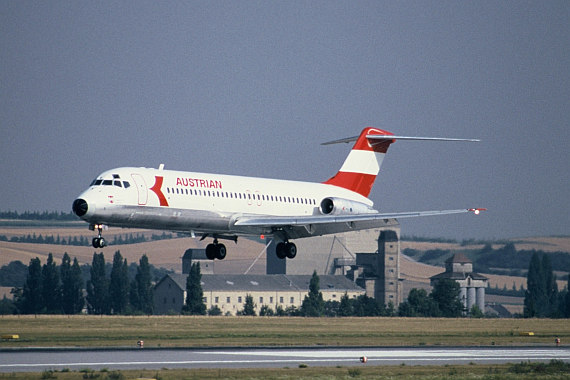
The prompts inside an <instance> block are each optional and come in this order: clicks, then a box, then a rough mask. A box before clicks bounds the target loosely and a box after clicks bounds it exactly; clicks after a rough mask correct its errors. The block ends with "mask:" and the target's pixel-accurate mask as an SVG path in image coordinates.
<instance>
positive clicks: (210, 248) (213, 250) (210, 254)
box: [206, 244, 216, 260]
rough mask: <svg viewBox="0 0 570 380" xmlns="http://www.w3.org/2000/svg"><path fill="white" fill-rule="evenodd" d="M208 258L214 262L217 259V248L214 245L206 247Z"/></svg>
mask: <svg viewBox="0 0 570 380" xmlns="http://www.w3.org/2000/svg"><path fill="white" fill-rule="evenodd" d="M206 257H207V258H208V260H214V259H215V258H216V246H215V245H214V244H208V245H207V246H206Z"/></svg>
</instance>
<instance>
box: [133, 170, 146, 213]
mask: <svg viewBox="0 0 570 380" xmlns="http://www.w3.org/2000/svg"><path fill="white" fill-rule="evenodd" d="M131 177H133V181H135V184H136V185H137V191H138V193H139V200H138V202H139V205H141V206H142V205H146V202H147V201H148V191H147V186H146V182H145V180H144V177H143V176H142V175H140V174H137V173H133V174H131Z"/></svg>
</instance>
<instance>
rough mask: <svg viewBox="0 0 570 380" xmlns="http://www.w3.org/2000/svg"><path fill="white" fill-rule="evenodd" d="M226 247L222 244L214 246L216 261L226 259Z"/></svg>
mask: <svg viewBox="0 0 570 380" xmlns="http://www.w3.org/2000/svg"><path fill="white" fill-rule="evenodd" d="M226 253H227V251H226V246H225V245H223V244H218V245H217V246H216V259H218V260H223V259H225V258H226Z"/></svg>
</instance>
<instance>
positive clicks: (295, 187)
mask: <svg viewBox="0 0 570 380" xmlns="http://www.w3.org/2000/svg"><path fill="white" fill-rule="evenodd" d="M330 197H335V198H341V199H346V200H350V201H352V202H356V203H357V204H359V205H362V206H363V207H364V208H366V209H368V211H367V212H375V210H373V209H372V205H373V202H372V201H371V200H369V199H368V198H366V197H364V196H363V195H361V194H358V193H356V192H353V191H350V190H347V189H344V188H342V187H338V186H334V185H327V184H322V183H311V182H300V181H286V180H275V179H263V178H252V177H241V176H230V175H218V174H208V173H196V172H183V171H172V170H160V169H149V168H134V167H123V168H117V169H112V170H109V171H106V172H104V173H102V174H101V175H100V176H98V177H97V178H96V179H95V180H94V181H93V182H92V184H91V186H90V187H89V188H88V189H87V190H85V191H84V192H83V193H82V194H81V195H79V197H78V198H80V199H83V200H84V201H85V202H86V210H85V214H84V215H79V214H78V215H79V216H80V217H81V218H82V219H83V220H85V221H87V222H89V223H91V224H104V225H110V226H120V227H134V228H151V229H167V230H172V231H184V232H196V233H216V234H228V235H259V234H268V235H271V234H272V233H273V232H275V231H273V230H272V229H269V228H267V227H258V226H239V225H235V222H236V221H237V220H239V218H240V217H243V216H252V215H253V216H279V217H287V216H290V217H304V216H312V215H322V214H323V213H322V210H321V209H320V206H321V201H322V200H323V199H325V198H330ZM74 207H75V206H74ZM74 211H75V210H74ZM355 211H356V210H355ZM360 211H361V210H360ZM314 232H317V231H313V232H307V234H306V235H305V236H313V235H315V233H314ZM324 233H329V232H327V231H319V232H318V234H319V235H320V234H324ZM296 234H297V235H298V232H297V233H296ZM305 236H289V237H291V238H296V237H305Z"/></svg>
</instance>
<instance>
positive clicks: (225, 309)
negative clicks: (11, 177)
mask: <svg viewBox="0 0 570 380" xmlns="http://www.w3.org/2000/svg"><path fill="white" fill-rule="evenodd" d="M187 277H188V275H187V274H176V273H173V274H168V275H166V276H165V277H163V278H162V279H161V280H160V281H159V282H158V283H157V284H156V286H155V290H154V310H155V313H157V314H170V313H180V312H181V311H182V306H183V305H184V302H185V299H186V279H187ZM319 279H320V291H321V293H322V294H323V300H324V301H340V299H341V297H342V296H343V295H344V294H345V293H346V294H347V295H348V297H349V298H356V297H358V296H360V295H362V294H364V293H365V290H364V289H363V288H361V287H359V286H358V285H356V284H355V283H354V282H353V281H351V280H350V279H348V278H346V277H344V276H333V275H322V276H319ZM310 281H311V276H310V275H286V274H273V275H243V274H236V275H228V274H223V275H221V274H204V275H202V282H201V284H202V289H203V292H204V303H205V304H206V309H208V310H209V309H211V308H212V307H214V306H217V307H218V308H219V309H220V310H221V311H222V314H227V315H236V314H238V313H239V312H240V311H241V310H243V308H244V303H245V297H246V296H247V295H250V296H252V297H253V301H254V303H255V310H256V312H257V313H258V314H259V311H260V309H261V307H262V306H264V305H266V306H268V307H270V308H271V309H272V310H275V309H276V308H277V306H281V307H282V308H283V309H286V308H288V307H290V306H294V307H296V308H299V307H300V306H301V304H302V303H303V299H304V298H305V296H306V295H307V294H308V292H309V282H310Z"/></svg>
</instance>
